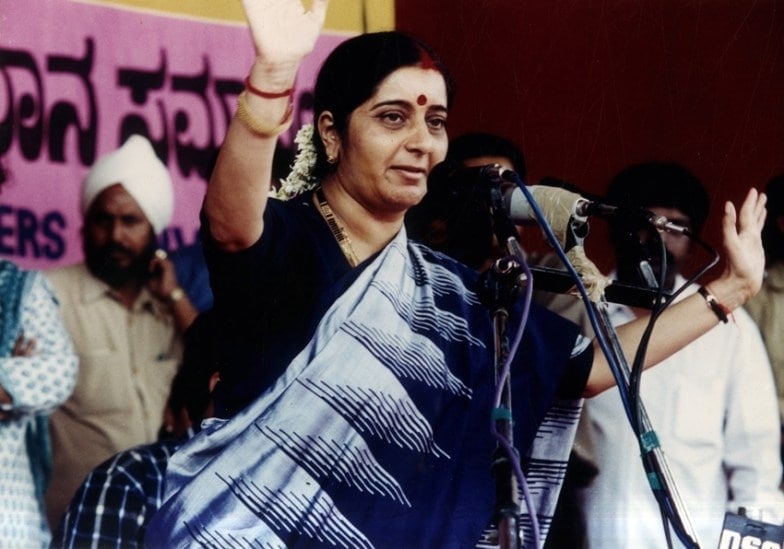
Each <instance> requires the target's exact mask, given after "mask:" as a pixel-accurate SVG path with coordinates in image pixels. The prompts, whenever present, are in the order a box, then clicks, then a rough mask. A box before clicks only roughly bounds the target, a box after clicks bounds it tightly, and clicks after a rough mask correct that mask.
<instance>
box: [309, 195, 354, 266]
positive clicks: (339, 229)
mask: <svg viewBox="0 0 784 549" xmlns="http://www.w3.org/2000/svg"><path fill="white" fill-rule="evenodd" d="M315 196H316V205H317V206H318V209H319V212H320V213H321V217H323V218H324V221H326V222H327V226H328V227H329V230H330V231H331V232H332V236H334V237H335V240H337V242H338V246H340V249H341V250H342V251H343V255H344V256H345V257H346V260H347V261H348V263H349V265H351V266H352V267H356V266H357V263H359V260H358V259H357V254H356V252H355V251H354V247H353V246H352V245H351V239H350V238H349V237H348V235H347V234H346V229H344V228H343V226H342V225H341V224H340V222H339V221H338V218H337V217H336V216H335V213H334V212H333V211H332V208H330V207H329V204H328V203H327V199H326V198H324V191H323V190H322V189H321V187H319V188H318V189H316V193H315Z"/></svg>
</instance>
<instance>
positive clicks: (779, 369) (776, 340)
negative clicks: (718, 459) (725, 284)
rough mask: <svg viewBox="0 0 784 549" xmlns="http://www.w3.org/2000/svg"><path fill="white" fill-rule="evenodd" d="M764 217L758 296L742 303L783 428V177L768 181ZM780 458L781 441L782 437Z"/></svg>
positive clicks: (783, 449)
mask: <svg viewBox="0 0 784 549" xmlns="http://www.w3.org/2000/svg"><path fill="white" fill-rule="evenodd" d="M765 193H766V194H767V195H768V217H767V219H766V220H765V227H764V228H763V229H762V245H763V246H764V247H765V277H764V278H763V280H762V289H761V290H760V293H759V294H757V295H756V296H754V298H753V299H751V300H750V301H749V302H748V303H746V310H747V311H748V312H749V314H750V315H751V317H752V318H753V319H754V322H756V323H757V326H758V327H759V330H760V333H761V334H762V339H763V340H764V341H765V347H766V348H767V350H768V357H769V358H770V363H771V367H772V368H773V378H774V379H775V381H776V392H777V393H778V400H779V417H780V419H781V423H782V425H784V175H779V176H777V177H774V178H772V179H771V180H770V181H769V182H768V184H767V186H766V187H765ZM782 441H783V442H782V451H781V452H782V459H784V438H782Z"/></svg>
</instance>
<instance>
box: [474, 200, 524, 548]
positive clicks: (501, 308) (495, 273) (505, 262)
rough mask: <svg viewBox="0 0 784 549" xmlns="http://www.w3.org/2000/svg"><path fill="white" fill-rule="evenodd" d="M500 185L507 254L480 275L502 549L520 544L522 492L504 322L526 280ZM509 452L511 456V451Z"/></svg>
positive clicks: (499, 220) (500, 227) (500, 229)
mask: <svg viewBox="0 0 784 549" xmlns="http://www.w3.org/2000/svg"><path fill="white" fill-rule="evenodd" d="M501 200H502V197H501V193H500V189H498V188H494V189H492V190H491V203H492V205H493V207H492V211H493V216H494V231H495V232H496V235H497V238H498V239H499V241H500V242H504V241H505V242H506V245H507V250H508V252H509V254H510V255H509V257H506V258H502V259H499V260H497V261H496V262H495V263H493V265H492V267H490V269H488V270H487V271H486V272H485V273H484V274H483V277H482V283H481V290H482V292H481V294H482V296H481V297H482V299H481V301H482V302H483V303H484V304H485V305H486V306H487V307H488V308H489V309H490V311H491V312H492V316H493V333H494V337H493V344H494V356H495V361H494V368H495V383H496V387H498V386H499V384H500V397H501V398H500V402H499V403H498V404H497V406H496V408H495V409H494V410H493V421H494V425H495V431H496V436H497V437H499V439H500V440H503V441H504V442H505V443H506V446H505V445H504V444H501V443H499V444H497V445H496V449H495V451H494V452H493V460H492V466H491V473H492V476H493V479H494V484H495V494H496V495H495V510H494V513H495V520H496V525H497V527H498V545H499V547H500V548H501V549H518V548H520V547H522V539H521V529H520V495H519V490H518V483H517V477H516V476H515V469H514V465H513V461H512V460H513V456H514V458H515V459H517V458H518V457H519V456H518V454H517V450H516V449H515V448H514V433H513V431H514V429H513V424H514V422H513V416H512V388H511V374H510V373H509V372H507V373H506V375H504V372H503V368H504V364H505V362H506V361H507V359H508V357H509V352H510V348H509V338H508V337H507V327H508V320H509V309H510V308H511V307H512V306H513V305H514V304H515V302H516V301H517V300H518V299H519V298H520V296H521V295H522V294H523V291H524V288H525V284H526V283H528V282H530V281H528V280H527V278H526V276H525V273H524V271H523V269H522V266H521V265H520V263H519V262H518V260H517V259H516V258H518V257H522V249H521V248H520V244H519V242H517V231H516V229H515V228H514V225H513V224H512V222H511V220H509V218H508V216H506V214H504V213H503V208H502V203H501ZM510 452H513V453H514V454H513V455H510Z"/></svg>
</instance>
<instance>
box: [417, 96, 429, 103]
mask: <svg viewBox="0 0 784 549" xmlns="http://www.w3.org/2000/svg"><path fill="white" fill-rule="evenodd" d="M425 103H427V96H426V95H425V94H424V93H420V94H419V97H417V105H424V104H425Z"/></svg>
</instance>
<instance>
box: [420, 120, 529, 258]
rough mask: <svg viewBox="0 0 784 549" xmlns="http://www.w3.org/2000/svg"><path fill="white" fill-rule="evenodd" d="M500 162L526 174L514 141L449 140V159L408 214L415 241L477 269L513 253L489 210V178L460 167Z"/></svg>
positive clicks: (473, 136)
mask: <svg viewBox="0 0 784 549" xmlns="http://www.w3.org/2000/svg"><path fill="white" fill-rule="evenodd" d="M488 164H498V165H500V166H502V167H503V168H506V169H508V170H513V171H514V172H516V173H517V174H518V175H519V176H520V178H521V179H523V178H524V177H525V174H526V165H525V157H524V156H523V152H522V151H521V150H520V149H519V148H518V147H517V145H515V144H514V143H513V142H512V141H511V140H509V139H507V138H505V137H503V136H500V135H495V134H491V133H486V132H470V133H466V134H463V135H461V136H460V137H457V138H455V139H453V140H452V141H450V143H449V149H448V151H447V156H446V159H445V160H444V162H443V163H442V164H440V165H439V166H436V168H435V169H434V171H433V173H431V174H430V177H429V180H428V193H427V194H426V195H425V197H424V198H423V200H422V201H421V202H419V203H418V204H416V205H415V206H413V207H412V208H410V209H409V210H408V212H407V213H406V229H407V230H408V234H409V237H410V238H411V239H412V240H416V241H418V242H422V243H423V244H426V245H427V246H429V247H431V248H433V249H434V250H438V251H440V252H443V253H445V254H447V255H449V256H450V257H453V258H454V259H456V260H458V261H460V262H461V263H463V264H465V265H468V266H469V267H471V268H472V269H475V270H477V271H480V272H481V271H484V270H486V269H487V268H488V267H489V266H490V265H491V264H492V263H493V261H495V260H496V259H498V258H501V257H505V256H506V255H508V253H507V251H506V249H505V248H504V247H503V246H501V245H499V243H498V239H497V238H496V235H495V231H494V229H493V218H492V215H490V202H489V200H490V198H489V197H490V195H489V191H488V189H489V182H487V181H480V180H478V179H479V177H478V176H477V175H476V174H474V173H471V172H465V173H464V172H461V171H460V170H459V167H461V166H464V167H468V168H471V167H481V166H486V165H488Z"/></svg>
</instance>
